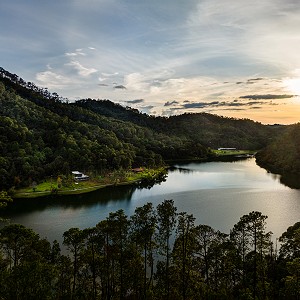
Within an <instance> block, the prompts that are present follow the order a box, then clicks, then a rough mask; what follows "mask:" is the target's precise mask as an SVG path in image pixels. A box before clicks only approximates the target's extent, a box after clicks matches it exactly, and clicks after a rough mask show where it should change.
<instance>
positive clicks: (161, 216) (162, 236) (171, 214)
mask: <svg viewBox="0 0 300 300" xmlns="http://www.w3.org/2000/svg"><path fill="white" fill-rule="evenodd" d="M156 210H157V227H158V234H157V240H158V242H159V244H160V247H159V249H160V255H161V256H165V258H166V260H165V271H164V272H163V274H164V279H163V282H165V284H162V286H165V287H166V299H169V296H170V280H169V269H170V238H171V236H172V233H173V231H174V229H175V227H176V222H177V213H176V211H177V208H176V207H175V206H174V200H172V199H171V200H164V201H163V203H161V204H159V205H158V206H157V209H156ZM160 265H162V264H160ZM160 279H162V278H160Z"/></svg>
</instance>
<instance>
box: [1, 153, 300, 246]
mask: <svg viewBox="0 0 300 300" xmlns="http://www.w3.org/2000/svg"><path fill="white" fill-rule="evenodd" d="M164 199H173V200H174V202H175V205H176V207H177V209H178V212H181V211H186V212H187V213H189V214H193V215H194V217H195V218H196V224H207V225H210V226H212V227H213V228H214V229H216V230H220V231H222V232H224V233H229V231H230V229H231V228H232V227H233V225H234V224H236V223H237V222H238V221H239V219H240V217H241V216H242V215H244V214H248V213H249V212H251V211H254V210H257V211H260V212H262V213H263V214H264V215H267V216H268V219H267V230H270V231H272V232H273V238H276V237H279V236H280V235H281V234H282V233H283V232H284V231H285V230H286V229H287V227H289V226H291V225H293V224H294V223H295V222H297V221H300V190H296V189H291V188H289V187H287V186H285V185H283V184H281V183H280V177H279V176H277V175H274V174H271V173H267V171H266V170H264V169H262V168H260V167H259V166H257V165H256V163H255V159H254V158H250V159H245V160H238V161H233V162H207V163H185V164H176V165H174V168H172V169H170V171H169V172H168V177H167V180H166V181H165V182H162V183H161V184H157V185H155V186H153V187H152V188H150V189H139V188H137V187H136V186H118V187H109V188H105V189H101V190H98V191H95V192H92V193H89V194H85V195H76V196H74V195H72V196H52V197H46V198H37V199H19V200H15V202H14V203H13V204H12V205H10V206H9V207H8V208H7V209H6V210H5V211H3V212H1V214H2V215H3V216H4V217H5V218H9V219H10V220H11V222H14V223H20V224H23V225H25V226H27V227H29V228H32V229H33V230H34V231H36V232H37V233H39V234H40V236H41V237H46V238H47V239H48V240H49V241H53V240H54V239H57V240H58V241H60V242H61V241H62V234H63V233H64V231H66V230H68V229H69V228H71V227H79V228H80V229H83V228H87V227H93V226H95V225H96V224H97V223H98V222H99V221H100V220H103V219H104V218H105V217H106V216H108V214H109V212H112V211H116V210H118V209H123V210H124V211H125V213H126V214H127V215H131V214H133V212H134V210H135V208H136V207H137V206H142V205H143V204H145V203H147V202H152V203H153V204H154V205H155V206H156V205H157V204H159V203H161V202H162V201H163V200H164Z"/></svg>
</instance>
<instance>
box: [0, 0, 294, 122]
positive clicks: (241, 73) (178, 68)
mask: <svg viewBox="0 0 300 300" xmlns="http://www.w3.org/2000/svg"><path fill="white" fill-rule="evenodd" d="M299 28H300V2H299V1H298V0H251V1H250V0H239V1H237V0H222V1H220V0H197V1H196V0H63V1H62V0H51V1H45V0H0V45H1V47H0V66H1V67H3V68H4V69H6V70H7V71H9V72H11V73H15V74H17V75H19V76H20V77H21V78H23V79H24V80H25V81H32V82H34V83H35V84H36V85H37V86H39V87H44V88H45V87H47V88H48V89H49V91H51V92H56V93H58V94H59V95H60V96H62V97H67V98H68V99H69V101H75V100H78V99H85V98H93V99H109V100H111V101H114V102H117V103H120V104H122V105H124V106H130V107H133V108H136V109H138V110H140V111H142V112H145V113H147V114H151V115H163V116H170V115H178V114H183V113H196V112H207V113H213V114H218V115H222V116H228V117H234V118H249V119H252V120H255V121H258V122H261V123H264V124H275V123H280V124H291V123H297V122H299V121H300V97H299V95H300V54H299V53H300V31H299Z"/></svg>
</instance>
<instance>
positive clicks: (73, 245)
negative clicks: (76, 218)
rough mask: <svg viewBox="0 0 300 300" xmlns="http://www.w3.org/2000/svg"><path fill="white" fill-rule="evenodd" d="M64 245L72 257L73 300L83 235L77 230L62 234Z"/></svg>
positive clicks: (72, 229)
mask: <svg viewBox="0 0 300 300" xmlns="http://www.w3.org/2000/svg"><path fill="white" fill-rule="evenodd" d="M63 237H64V241H63V243H64V245H66V246H67V248H68V249H69V250H70V251H71V253H72V255H73V285H72V299H74V298H75V291H76V281H77V276H78V272H79V255H80V252H81V251H82V249H83V246H84V239H83V237H84V236H83V233H82V231H81V230H80V229H78V228H70V229H69V230H67V231H66V232H64V234H63Z"/></svg>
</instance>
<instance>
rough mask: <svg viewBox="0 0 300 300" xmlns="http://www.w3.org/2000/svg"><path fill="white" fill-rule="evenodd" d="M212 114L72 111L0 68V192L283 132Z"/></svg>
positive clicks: (252, 142) (116, 108)
mask: <svg viewBox="0 0 300 300" xmlns="http://www.w3.org/2000/svg"><path fill="white" fill-rule="evenodd" d="M281 129H282V128H281V127H280V126H279V127H278V126H265V125H262V124H260V123H257V122H253V121H250V120H237V119H232V118H223V117H218V116H215V115H210V114H184V115H180V116H173V117H169V118H164V117H154V116H149V115H146V114H142V113H140V112H139V111H137V110H135V109H132V108H129V107H123V106H121V105H119V104H115V103H113V102H111V101H109V100H93V99H83V100H80V101H77V102H76V103H68V100H67V99H65V98H62V97H60V96H59V95H58V94H56V93H50V92H49V91H48V90H47V88H39V87H37V86H36V85H35V84H33V83H31V82H26V81H24V80H23V79H22V78H20V77H19V76H17V75H15V74H11V73H10V72H8V71H6V70H4V69H3V68H0V154H1V155H0V190H1V189H9V188H11V187H16V188H19V187H21V186H26V185H28V184H30V183H31V182H32V181H39V180H42V179H44V178H46V177H49V176H53V177H55V176H58V175H59V174H70V171H71V170H81V171H83V172H85V173H86V172H87V173H88V174H89V175H91V176H98V175H101V174H104V173H107V172H109V171H112V170H119V169H129V168H133V167H158V166H162V165H164V163H165V162H166V161H167V160H176V159H207V158H208V157H210V156H212V155H213V154H212V152H211V151H210V149H209V147H210V148H218V147H236V148H239V149H261V148H263V147H264V146H266V145H267V144H268V143H270V142H271V141H272V140H273V138H274V137H275V136H277V135H278V134H279V133H280V132H281Z"/></svg>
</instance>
